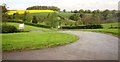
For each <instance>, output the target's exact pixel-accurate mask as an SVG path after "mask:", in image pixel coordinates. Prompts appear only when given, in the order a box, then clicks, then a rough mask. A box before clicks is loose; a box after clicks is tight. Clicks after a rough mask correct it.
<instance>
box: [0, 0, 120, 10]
mask: <svg viewBox="0 0 120 62" xmlns="http://www.w3.org/2000/svg"><path fill="white" fill-rule="evenodd" d="M118 2H119V0H0V5H1V4H3V3H5V4H7V7H9V8H8V9H10V10H15V9H16V10H18V9H19V10H25V9H26V8H27V7H30V6H35V5H39V6H57V7H59V8H60V9H61V10H63V9H66V10H79V9H90V10H95V9H100V10H105V9H110V10H113V9H116V10H117V9H118Z"/></svg>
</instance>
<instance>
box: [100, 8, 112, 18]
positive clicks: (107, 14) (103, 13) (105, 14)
mask: <svg viewBox="0 0 120 62" xmlns="http://www.w3.org/2000/svg"><path fill="white" fill-rule="evenodd" d="M109 14H110V10H108V9H106V10H104V11H103V12H102V15H103V19H104V20H107V19H108V16H109Z"/></svg>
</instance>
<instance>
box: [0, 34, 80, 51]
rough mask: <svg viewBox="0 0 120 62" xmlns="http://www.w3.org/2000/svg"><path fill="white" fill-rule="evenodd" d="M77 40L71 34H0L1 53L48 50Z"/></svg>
mask: <svg viewBox="0 0 120 62" xmlns="http://www.w3.org/2000/svg"><path fill="white" fill-rule="evenodd" d="M78 39H79V38H78V37H77V36H75V35H72V34H66V33H58V32H39V33H35V32H32V33H10V34H2V49H3V51H14V50H15V51H16V50H20V51H21V50H28V49H38V48H48V47H53V46H58V45H64V44H68V43H71V42H75V41H76V40H78Z"/></svg>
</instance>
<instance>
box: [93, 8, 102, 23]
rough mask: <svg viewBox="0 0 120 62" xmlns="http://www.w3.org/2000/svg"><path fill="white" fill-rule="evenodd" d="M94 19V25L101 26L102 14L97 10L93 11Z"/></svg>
mask: <svg viewBox="0 0 120 62" xmlns="http://www.w3.org/2000/svg"><path fill="white" fill-rule="evenodd" d="M92 18H93V22H92V24H100V13H99V12H98V11H97V10H94V11H93V13H92Z"/></svg>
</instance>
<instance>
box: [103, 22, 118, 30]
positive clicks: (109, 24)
mask: <svg viewBox="0 0 120 62" xmlns="http://www.w3.org/2000/svg"><path fill="white" fill-rule="evenodd" d="M118 24H120V23H117V22H116V23H105V24H102V26H103V28H104V29H109V28H110V27H111V25H112V27H118Z"/></svg>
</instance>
